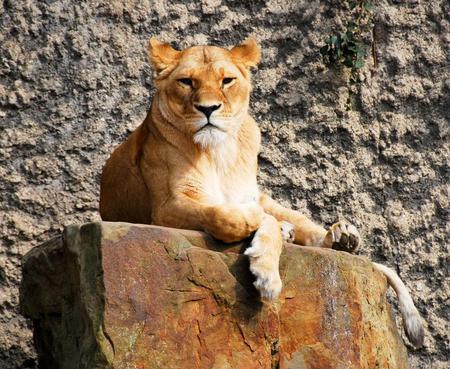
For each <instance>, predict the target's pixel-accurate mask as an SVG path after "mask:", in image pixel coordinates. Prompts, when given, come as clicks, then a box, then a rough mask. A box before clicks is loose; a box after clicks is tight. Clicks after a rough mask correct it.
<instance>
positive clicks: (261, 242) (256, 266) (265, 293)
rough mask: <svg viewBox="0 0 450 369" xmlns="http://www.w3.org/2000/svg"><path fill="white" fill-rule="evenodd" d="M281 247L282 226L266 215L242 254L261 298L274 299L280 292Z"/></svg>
mask: <svg viewBox="0 0 450 369" xmlns="http://www.w3.org/2000/svg"><path fill="white" fill-rule="evenodd" d="M288 233H289V232H287V234H288ZM282 247H283V235H282V226H281V224H280V223H279V222H278V221H277V220H276V219H275V218H274V217H273V216H271V215H269V214H266V215H265V216H264V218H263V221H262V223H261V226H260V227H259V228H258V230H257V231H256V233H255V236H254V237H253V240H252V242H251V245H250V247H249V248H248V249H247V250H245V252H244V254H245V255H248V256H249V258H250V271H251V272H252V273H253V274H254V275H255V277H256V281H255V282H254V285H255V287H256V288H257V289H258V290H259V292H260V293H261V297H263V298H267V299H269V300H273V299H276V298H277V297H278V295H279V294H280V292H281V286H282V284H281V278H280V272H279V261H280V254H281V250H282Z"/></svg>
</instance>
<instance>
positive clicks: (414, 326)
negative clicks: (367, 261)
mask: <svg viewBox="0 0 450 369" xmlns="http://www.w3.org/2000/svg"><path fill="white" fill-rule="evenodd" d="M373 265H374V267H375V269H376V270H378V271H380V272H381V273H383V274H384V275H385V276H386V278H387V280H388V283H389V284H390V285H391V286H392V288H393V289H394V290H395V293H396V294H397V297H398V302H399V303H398V306H399V309H400V312H401V313H402V317H403V326H404V328H405V332H406V335H407V336H408V338H409V340H410V341H411V343H412V344H413V345H414V346H415V347H416V348H419V347H422V345H423V339H424V328H423V323H422V318H421V316H420V314H419V312H418V311H417V308H416V307H415V306H414V302H413V300H412V298H411V295H410V294H409V292H408V289H407V288H406V286H405V284H404V283H403V282H402V280H401V279H400V278H399V276H398V275H397V273H395V272H394V271H393V270H392V269H390V268H388V267H386V266H384V265H381V264H378V263H373Z"/></svg>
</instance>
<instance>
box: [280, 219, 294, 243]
mask: <svg viewBox="0 0 450 369" xmlns="http://www.w3.org/2000/svg"><path fill="white" fill-rule="evenodd" d="M280 226H281V235H282V236H283V240H284V241H285V242H291V243H292V242H294V240H295V230H294V225H293V224H291V223H289V222H286V221H284V220H283V221H282V222H280Z"/></svg>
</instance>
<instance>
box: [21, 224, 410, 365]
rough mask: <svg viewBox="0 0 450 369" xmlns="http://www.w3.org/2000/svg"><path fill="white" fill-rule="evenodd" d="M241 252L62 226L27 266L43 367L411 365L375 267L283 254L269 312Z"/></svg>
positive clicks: (201, 238) (203, 242)
mask: <svg viewBox="0 0 450 369" xmlns="http://www.w3.org/2000/svg"><path fill="white" fill-rule="evenodd" d="M245 246H246V245H245V243H239V244H234V245H225V244H222V243H219V242H216V241H214V240H213V239H212V238H211V237H209V236H207V235H205V234H203V233H200V232H193V231H184V230H174V229H170V228H163V227H155V226H139V225H132V224H126V223H106V222H104V223H92V224H87V225H83V226H81V227H77V226H70V227H68V228H66V230H65V232H64V235H63V237H62V238H59V239H54V240H52V241H49V242H48V243H46V244H43V245H41V246H38V247H37V248H35V249H33V250H32V251H30V253H29V254H27V256H26V257H25V261H24V267H23V271H24V276H23V281H22V287H21V306H22V311H23V313H24V314H25V315H26V316H28V317H30V318H32V319H33V323H34V332H35V339H36V343H37V349H38V352H39V358H40V359H39V360H40V364H41V366H42V367H43V368H49V369H51V368H58V369H65V368H89V369H91V368H117V369H124V368H139V369H155V368H165V369H166V368H167V369H172V368H173V369H178V368H183V369H184V368H188V369H189V368H193V369H194V368H201V369H211V368H214V369H232V368H236V369H237V368H239V369H241V368H245V369H253V368H254V369H261V368H267V369H274V368H279V369H288V368H290V369H326V368H330V369H331V368H333V369H335V368H349V369H357V368H358V369H359V368H361V369H362V368H364V369H372V368H380V369H381V368H395V369H403V368H407V358H406V350H405V347H404V346H403V343H402V341H401V339H400V337H399V335H398V333H397V328H396V326H395V324H394V322H393V320H392V317H391V313H390V311H391V309H390V307H389V305H388V304H387V302H386V297H385V292H386V280H385V278H384V276H382V275H381V274H379V273H378V272H376V271H375V270H374V269H373V268H372V266H371V263H370V262H368V261H367V260H365V259H363V258H360V257H356V256H352V255H349V254H346V253H343V252H338V251H333V250H323V249H317V248H306V247H298V246H294V245H286V247H285V250H284V252H283V254H282V257H281V262H280V264H281V265H280V271H281V275H282V279H283V283H284V288H283V291H282V293H281V296H280V299H279V301H277V302H275V303H271V304H269V303H265V302H261V301H260V299H259V296H258V292H257V291H256V290H255V289H254V287H253V285H252V282H253V276H252V275H251V273H250V272H249V269H248V259H247V257H246V256H244V255H239V254H237V253H236V252H235V251H236V250H240V249H242V248H244V247H245ZM218 251H223V252H218Z"/></svg>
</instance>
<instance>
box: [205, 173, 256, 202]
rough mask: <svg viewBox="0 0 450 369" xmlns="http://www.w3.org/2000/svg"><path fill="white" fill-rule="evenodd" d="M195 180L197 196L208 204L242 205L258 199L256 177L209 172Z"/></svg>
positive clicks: (244, 174)
mask: <svg viewBox="0 0 450 369" xmlns="http://www.w3.org/2000/svg"><path fill="white" fill-rule="evenodd" d="M197 180H198V181H199V182H198V185H197V190H198V196H199V197H200V198H201V200H202V201H203V202H206V203H209V204H224V203H234V204H243V203H249V202H253V201H257V200H258V197H259V190H258V186H257V184H256V175H255V176H252V175H247V174H246V173H245V172H241V173H228V174H225V173H217V172H216V171H209V172H207V173H203V175H202V176H201V177H200V178H199V177H197Z"/></svg>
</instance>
